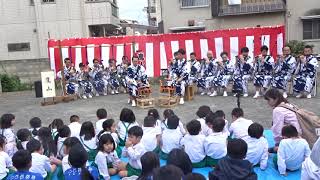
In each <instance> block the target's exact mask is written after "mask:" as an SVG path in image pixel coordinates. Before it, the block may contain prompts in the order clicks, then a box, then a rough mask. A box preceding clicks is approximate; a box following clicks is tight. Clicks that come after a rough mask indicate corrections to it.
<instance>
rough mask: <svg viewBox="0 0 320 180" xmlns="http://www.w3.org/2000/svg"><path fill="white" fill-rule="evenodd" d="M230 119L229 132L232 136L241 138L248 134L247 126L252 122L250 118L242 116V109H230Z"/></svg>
mask: <svg viewBox="0 0 320 180" xmlns="http://www.w3.org/2000/svg"><path fill="white" fill-rule="evenodd" d="M231 115H232V120H233V122H232V123H231V125H230V128H229V132H230V134H231V135H232V137H233V138H237V139H242V138H244V137H246V136H248V128H249V126H250V125H251V124H252V123H253V122H252V121H251V120H248V119H245V118H243V110H242V109H241V108H234V109H233V110H232V113H231Z"/></svg>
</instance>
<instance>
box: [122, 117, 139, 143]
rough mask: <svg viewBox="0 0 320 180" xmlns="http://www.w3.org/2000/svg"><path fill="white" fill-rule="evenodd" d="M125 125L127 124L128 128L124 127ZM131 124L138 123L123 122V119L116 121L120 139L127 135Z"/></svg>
mask: <svg viewBox="0 0 320 180" xmlns="http://www.w3.org/2000/svg"><path fill="white" fill-rule="evenodd" d="M125 126H128V128H127V129H126V127H125ZM133 126H139V124H138V123H137V122H134V123H131V124H129V123H127V122H123V121H120V122H119V123H118V127H117V131H118V134H119V138H120V139H122V140H125V139H126V138H127V137H128V131H129V129H130V128H131V127H133Z"/></svg>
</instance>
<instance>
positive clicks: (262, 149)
mask: <svg viewBox="0 0 320 180" xmlns="http://www.w3.org/2000/svg"><path fill="white" fill-rule="evenodd" d="M248 134H249V136H247V137H245V138H243V140H244V141H245V142H246V143H247V145H248V152H247V156H246V160H248V161H250V162H251V163H252V164H253V165H254V166H256V165H259V164H260V168H261V169H262V170H265V169H267V165H268V141H267V139H266V138H264V137H263V127H262V126H261V125H260V124H258V123H253V124H251V125H250V126H249V129H248Z"/></svg>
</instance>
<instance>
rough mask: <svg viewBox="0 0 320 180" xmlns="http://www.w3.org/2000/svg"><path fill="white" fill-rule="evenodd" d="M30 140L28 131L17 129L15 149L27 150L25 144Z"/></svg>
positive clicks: (30, 136)
mask: <svg viewBox="0 0 320 180" xmlns="http://www.w3.org/2000/svg"><path fill="white" fill-rule="evenodd" d="M31 138H32V134H31V132H30V131H29V129H27V128H24V129H19V130H18V132H17V148H18V149H19V150H21V149H24V150H26V149H27V143H28V142H29V141H30V139H31Z"/></svg>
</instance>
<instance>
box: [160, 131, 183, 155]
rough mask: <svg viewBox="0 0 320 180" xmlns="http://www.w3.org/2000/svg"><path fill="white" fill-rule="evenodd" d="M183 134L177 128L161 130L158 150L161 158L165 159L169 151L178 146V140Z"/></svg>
mask: <svg viewBox="0 0 320 180" xmlns="http://www.w3.org/2000/svg"><path fill="white" fill-rule="evenodd" d="M182 137H183V135H182V133H181V132H180V130H179V129H178V128H177V129H164V130H163V132H162V147H161V152H160V158H161V159H165V160H166V159H167V157H168V154H169V152H170V151H171V150H172V149H175V148H180V147H181V145H180V141H181V139H182Z"/></svg>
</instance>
